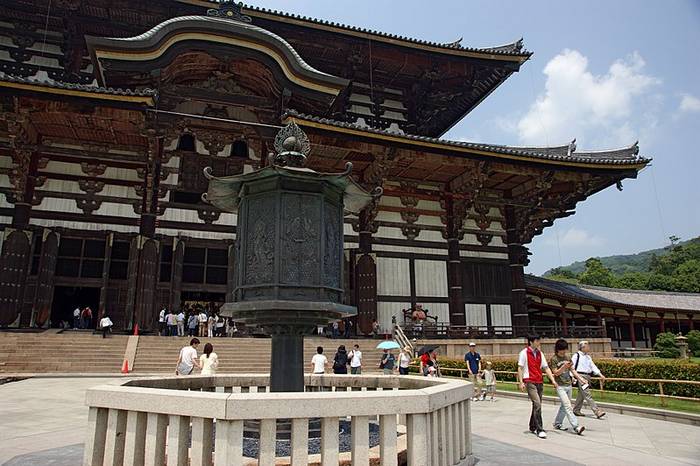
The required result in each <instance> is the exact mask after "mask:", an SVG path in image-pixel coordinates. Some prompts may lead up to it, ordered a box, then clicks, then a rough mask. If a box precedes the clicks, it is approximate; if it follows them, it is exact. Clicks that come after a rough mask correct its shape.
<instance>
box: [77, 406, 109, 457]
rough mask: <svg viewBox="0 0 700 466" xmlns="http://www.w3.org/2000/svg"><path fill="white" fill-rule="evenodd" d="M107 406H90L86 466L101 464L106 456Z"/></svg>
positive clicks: (86, 441) (86, 440)
mask: <svg viewBox="0 0 700 466" xmlns="http://www.w3.org/2000/svg"><path fill="white" fill-rule="evenodd" d="M107 413H108V410H107V409H106V408H93V407H90V411H89V412H88V428H87V432H88V433H87V438H86V439H85V454H84V456H83V465H84V466H101V465H102V460H103V459H104V456H105V437H106V435H107V416H108V414H107Z"/></svg>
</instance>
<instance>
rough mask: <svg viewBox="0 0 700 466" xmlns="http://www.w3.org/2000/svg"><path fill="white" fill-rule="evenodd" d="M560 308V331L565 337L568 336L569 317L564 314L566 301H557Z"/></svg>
mask: <svg viewBox="0 0 700 466" xmlns="http://www.w3.org/2000/svg"><path fill="white" fill-rule="evenodd" d="M559 306H561V310H560V311H559V317H560V318H561V331H562V333H563V335H564V336H565V337H568V336H569V319H568V318H567V315H566V303H562V302H559Z"/></svg>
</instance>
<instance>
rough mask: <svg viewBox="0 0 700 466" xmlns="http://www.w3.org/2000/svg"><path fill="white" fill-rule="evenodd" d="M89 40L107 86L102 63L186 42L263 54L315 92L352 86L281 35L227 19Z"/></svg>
mask: <svg viewBox="0 0 700 466" xmlns="http://www.w3.org/2000/svg"><path fill="white" fill-rule="evenodd" d="M85 40H86V42H87V45H88V50H89V51H90V54H91V56H92V58H93V61H94V63H95V67H96V69H97V70H98V79H99V80H100V81H101V84H104V83H105V68H104V67H103V66H102V63H101V62H102V61H103V60H114V61H150V60H156V59H159V58H160V57H162V56H163V55H164V54H165V53H166V52H167V51H168V50H169V49H170V48H171V47H173V46H175V45H176V44H179V43H182V42H185V41H205V42H211V43H214V44H219V45H223V46H231V47H241V48H244V49H248V50H250V51H253V52H257V53H262V54H264V55H266V56H267V57H269V58H270V59H272V60H274V62H276V63H277V65H278V66H279V67H280V69H281V71H282V72H283V74H284V76H285V78H286V79H288V80H289V81H291V82H293V83H294V84H297V85H300V86H302V87H304V88H307V89H310V90H313V91H317V92H322V93H325V94H331V95H333V96H336V95H338V93H339V92H340V91H341V90H342V89H344V88H345V87H346V86H347V85H348V83H349V81H348V80H347V79H344V78H339V77H337V76H332V75H330V74H327V73H324V72H322V71H319V70H317V69H315V68H313V67H312V66H310V65H309V64H308V63H306V62H305V61H304V59H303V58H301V56H300V55H299V54H298V53H297V52H296V50H294V48H293V47H292V46H291V45H290V44H289V43H288V42H287V41H286V40H284V39H283V38H281V37H280V36H278V35H277V34H274V33H273V32H270V31H267V30H265V29H262V28H260V27H258V26H255V25H252V24H248V23H243V22H240V21H235V20H230V19H226V18H218V17H212V16H180V17H177V18H172V19H169V20H166V21H164V22H162V23H160V24H158V25H157V26H155V27H153V28H152V29H150V30H149V31H146V32H144V33H143V34H140V35H138V36H134V37H127V38H102V37H94V36H86V37H85Z"/></svg>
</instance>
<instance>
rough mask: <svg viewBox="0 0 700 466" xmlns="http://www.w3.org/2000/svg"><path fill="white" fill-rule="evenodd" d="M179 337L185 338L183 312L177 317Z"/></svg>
mask: <svg viewBox="0 0 700 466" xmlns="http://www.w3.org/2000/svg"><path fill="white" fill-rule="evenodd" d="M177 336H179V337H184V336H185V313H184V312H182V311H180V313H179V314H178V315H177Z"/></svg>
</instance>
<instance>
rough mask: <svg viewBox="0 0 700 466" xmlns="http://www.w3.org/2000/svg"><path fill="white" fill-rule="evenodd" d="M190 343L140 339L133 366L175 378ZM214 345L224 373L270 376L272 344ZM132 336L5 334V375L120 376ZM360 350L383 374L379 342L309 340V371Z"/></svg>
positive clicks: (1, 369) (224, 341)
mask: <svg viewBox="0 0 700 466" xmlns="http://www.w3.org/2000/svg"><path fill="white" fill-rule="evenodd" d="M189 340H190V338H189V337H158V336H140V337H139V338H138V345H137V347H136V354H135V357H134V358H133V364H132V365H131V369H132V372H133V373H134V374H138V375H147V374H170V373H172V374H174V373H175V363H176V361H177V357H178V353H179V351H180V348H182V347H183V346H185V345H187V344H188V343H189ZM199 340H200V341H201V342H202V344H201V345H200V347H199V353H200V354H201V353H202V350H203V349H204V344H205V343H207V342H210V343H211V344H212V345H214V351H215V352H216V353H217V354H218V356H219V361H220V364H219V370H218V372H219V373H239V374H240V373H267V372H269V370H270V339H268V338H200V339H199ZM127 341H128V336H126V335H112V336H111V337H110V338H106V339H103V338H102V337H101V336H100V335H93V334H91V333H87V332H73V331H65V332H63V333H53V332H43V333H12V332H2V333H0V374H14V373H75V374H77V373H82V374H88V373H89V374H97V373H104V374H119V372H120V370H121V367H122V364H123V362H124V359H125V358H128V356H127V354H126V349H127ZM355 343H357V344H359V345H360V349H361V350H362V353H363V366H364V367H363V368H364V371H365V372H375V371H378V370H379V369H378V365H379V360H380V358H381V351H380V350H377V349H375V347H376V345H377V343H379V340H367V339H357V340H352V339H348V340H345V339H338V340H332V339H328V338H318V337H309V338H306V339H305V341H304V361H305V369H306V370H308V367H309V364H310V361H311V358H312V356H313V355H314V354H316V347H317V346H323V348H324V350H325V351H324V354H326V356H327V357H328V359H329V361H332V359H333V355H334V354H335V351H336V349H337V347H338V346H339V345H345V347H346V349H348V350H350V349H352V346H353V344H355Z"/></svg>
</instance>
